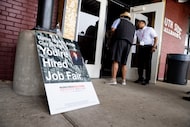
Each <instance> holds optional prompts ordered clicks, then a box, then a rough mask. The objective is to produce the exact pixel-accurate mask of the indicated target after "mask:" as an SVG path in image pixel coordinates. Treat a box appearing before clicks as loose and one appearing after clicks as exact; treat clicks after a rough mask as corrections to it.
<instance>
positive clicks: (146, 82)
mask: <svg viewBox="0 0 190 127" xmlns="http://www.w3.org/2000/svg"><path fill="white" fill-rule="evenodd" d="M141 84H142V85H144V86H145V85H147V84H149V81H146V80H143V81H142V82H141Z"/></svg>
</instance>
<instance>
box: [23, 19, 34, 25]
mask: <svg viewBox="0 0 190 127" xmlns="http://www.w3.org/2000/svg"><path fill="white" fill-rule="evenodd" d="M22 24H26V25H33V24H35V22H32V21H26V20H22Z"/></svg>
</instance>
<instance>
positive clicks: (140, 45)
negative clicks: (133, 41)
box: [140, 45, 152, 47]
mask: <svg viewBox="0 0 190 127" xmlns="http://www.w3.org/2000/svg"><path fill="white" fill-rule="evenodd" d="M140 46H141V47H152V45H143V46H142V45H140Z"/></svg>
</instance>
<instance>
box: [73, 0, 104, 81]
mask: <svg viewBox="0 0 190 127" xmlns="http://www.w3.org/2000/svg"><path fill="white" fill-rule="evenodd" d="M106 7H107V0H80V6H79V13H78V23H77V32H76V40H77V41H78V44H79V47H80V51H81V53H82V55H83V58H84V61H85V63H86V67H87V70H88V72H89V75H90V77H91V78H99V76H100V69H101V57H100V56H102V46H103V40H104V35H105V21H106V20H105V17H106Z"/></svg>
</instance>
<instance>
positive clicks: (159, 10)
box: [127, 2, 165, 83]
mask: <svg viewBox="0 0 190 127" xmlns="http://www.w3.org/2000/svg"><path fill="white" fill-rule="evenodd" d="M130 10H131V15H132V22H133V23H135V17H136V14H140V13H148V12H155V23H154V29H155V31H156V33H157V34H158V45H157V50H156V52H154V53H153V56H152V67H151V80H150V82H151V83H156V80H157V75H158V67H159V59H160V53H161V45H162V33H163V21H164V12H165V2H157V3H152V4H146V5H140V6H135V7H131V9H130ZM131 59H132V50H131V51H130V54H129V57H128V61H127V68H128V72H127V79H128V80H136V79H138V73H137V72H138V71H137V68H133V67H131Z"/></svg>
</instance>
